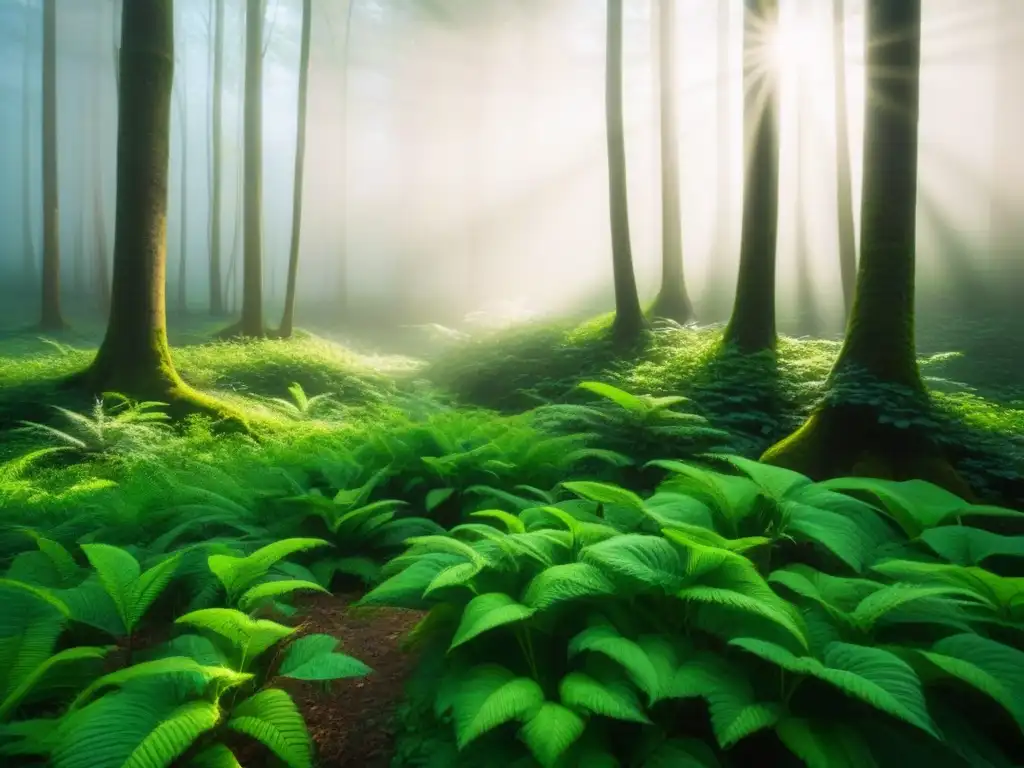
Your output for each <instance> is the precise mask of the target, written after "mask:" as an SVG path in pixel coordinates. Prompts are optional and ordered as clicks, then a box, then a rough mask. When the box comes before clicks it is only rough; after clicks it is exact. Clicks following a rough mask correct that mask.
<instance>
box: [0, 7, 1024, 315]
mask: <svg viewBox="0 0 1024 768" xmlns="http://www.w3.org/2000/svg"><path fill="white" fill-rule="evenodd" d="M718 1H719V0H687V1H686V2H681V3H679V11H678V16H679V18H678V30H677V35H678V37H677V41H678V56H679V62H680V63H679V66H680V73H679V83H680V85H679V87H680V91H681V93H680V97H681V98H680V109H681V115H680V123H679V128H680V141H681V152H682V155H681V159H682V182H681V183H682V209H683V240H684V258H685V264H686V275H687V281H688V284H689V289H690V293H691V295H692V296H693V298H694V299H695V301H696V304H697V309H698V314H699V316H700V319H701V320H705V321H718V320H722V319H724V316H723V312H722V308H721V307H717V308H712V307H709V306H706V302H704V303H702V293H703V292H704V286H705V285H706V283H707V280H708V265H709V264H710V263H711V261H712V260H716V259H717V260H724V262H725V263H726V264H727V267H728V268H727V274H728V275H729V285H730V286H731V285H732V284H733V282H734V279H733V276H734V274H735V264H736V262H737V250H738V240H739V221H740V205H741V201H742V196H741V183H742V175H743V171H742V157H741V155H742V146H741V144H742V127H741V106H742V88H741V50H740V46H741V35H742V19H741V14H742V2H741V1H740V0H736V1H735V2H733V3H732V15H731V24H730V29H729V35H728V40H727V41H726V43H727V45H728V47H729V52H730V53H729V56H730V66H729V67H728V71H726V72H724V73H722V74H721V75H720V74H719V73H718V71H717V68H716V59H717V51H718V46H719V44H720V40H719V39H718V27H717V23H718V19H717V17H718V12H717V7H718ZM651 2H652V0H626V30H625V75H624V78H625V94H626V96H625V110H626V124H627V159H628V175H629V192H630V200H629V202H630V212H631V222H630V223H631V227H632V235H633V249H634V261H635V265H636V270H637V274H638V279H639V283H640V288H641V293H642V296H643V297H644V298H645V300H646V299H649V298H651V297H653V295H654V293H655V292H656V290H657V285H658V278H659V274H660V272H659V270H660V265H659V259H660V254H659V248H660V204H659V199H658V198H659V192H658V184H659V181H658V175H657V167H658V166H657V162H658V151H657V139H656V134H655V132H654V128H655V127H656V125H657V123H656V115H657V113H656V102H655V100H654V98H653V97H654V90H653V86H654V83H655V80H654V71H653V69H652V59H651V53H652V45H651V43H652V32H651V20H650V12H651ZM780 4H781V13H782V25H783V30H784V35H783V40H784V41H785V43H786V46H787V48H786V51H785V53H784V55H783V63H782V67H783V72H782V117H781V121H782V156H781V190H780V193H781V194H780V210H779V217H780V227H779V286H780V289H779V295H778V311H779V323H780V329H781V330H782V331H783V332H791V333H792V332H799V331H801V330H802V328H803V326H801V325H800V324H799V323H798V318H799V315H800V311H801V306H800V302H799V301H798V300H797V295H798V294H797V290H796V285H797V281H796V275H797V263H798V262H797V257H796V248H795V243H796V233H797V226H798V213H799V211H800V207H801V205H802V206H803V210H804V211H805V213H806V228H807V229H806V237H807V243H808V248H807V252H808V254H809V266H808V269H809V271H810V274H811V277H812V281H813V296H812V297H811V298H812V303H813V304H814V306H815V307H816V309H817V314H818V315H820V317H821V321H822V322H821V330H822V332H823V333H826V334H829V335H831V334H835V333H838V332H839V331H840V330H841V322H840V321H841V299H840V292H839V281H838V255H837V249H838V246H837V241H836V226H835V220H836V209H835V192H834V190H835V146H834V145H835V139H834V136H835V125H834V110H833V87H832V82H833V74H832V46H831V23H832V20H831V16H832V14H831V3H830V2H825V0H803V2H800V1H799V0H780ZM57 5H58V17H59V18H58V27H59V28H58V40H57V45H58V51H59V62H58V90H59V104H58V113H59V117H58V130H59V147H60V150H59V173H60V217H61V221H60V227H61V247H62V258H63V280H64V290H65V293H68V292H71V291H74V290H75V286H76V281H77V282H78V284H80V283H81V281H83V280H84V279H85V278H84V277H83V271H82V267H81V266H76V265H79V264H81V263H89V260H90V259H91V258H92V256H91V255H92V253H93V252H94V249H95V248H96V230H97V227H96V224H95V217H94V211H95V206H94V202H95V198H96V195H97V194H100V195H102V199H103V201H104V208H105V219H106V231H107V237H108V240H109V244H110V246H112V243H113V217H114V164H115V147H116V121H117V114H116V94H115V77H114V47H115V41H116V39H117V37H118V35H119V25H120V19H119V5H117V6H116V7H115V2H114V0H58V3H57ZM846 5H847V15H848V18H847V34H846V38H847V40H846V44H847V54H848V56H847V66H846V74H847V77H848V92H849V117H850V120H849V129H850V141H851V151H852V167H853V182H854V199H855V201H859V189H860V158H861V141H862V124H863V100H864V70H863V33H864V32H863V22H864V16H863V5H864V0H847V3H846ZM175 6H176V13H177V15H178V26H177V40H176V45H177V57H178V64H177V70H176V73H175V94H174V111H173V126H172V146H171V163H172V170H171V189H170V211H169V216H170V220H169V223H168V233H169V234H168V254H169V263H168V281H169V290H168V296H169V304H170V303H172V300H173V297H174V296H175V292H176V291H177V275H178V262H179V259H180V256H181V253H182V251H183V250H184V251H185V252H186V253H187V262H188V273H189V278H188V296H189V306H190V310H192V311H195V312H196V313H200V312H203V311H205V307H206V305H207V288H206V286H207V279H208V278H207V266H206V265H207V260H208V252H209V247H208V238H209V234H208V233H209V216H208V210H209V207H210V188H211V187H210V180H209V179H210V170H209V155H210V152H209V146H210V125H211V118H210V96H211V88H210V83H211V79H212V54H211V45H212V35H211V34H210V32H211V30H210V18H211V15H212V12H213V11H212V7H213V3H212V2H211V0H177V1H176V3H175ZM313 6H314V21H313V40H312V56H311V78H310V92H309V131H308V137H307V154H306V187H305V213H304V219H303V226H302V264H301V267H300V274H299V305H298V319H299V322H300V324H302V323H304V322H305V323H307V324H310V323H312V324H314V325H317V324H319V325H320V326H324V325H329V323H330V318H331V309H332V307H333V306H335V305H337V304H338V292H339V285H340V282H341V276H340V270H339V269H338V263H339V254H340V253H342V248H343V246H344V250H345V252H346V253H347V260H348V274H349V278H348V302H349V306H350V307H351V309H352V311H353V312H354V313H356V314H358V315H359V316H361V317H362V318H364V320H365V321H367V322H376V321H378V320H379V321H380V322H385V321H387V320H389V319H390V320H394V319H395V318H400V319H401V320H402V321H404V322H428V321H437V322H441V323H447V324H455V325H458V324H460V323H463V320H464V316H465V315H466V314H467V313H471V312H474V311H485V312H487V313H488V314H489V315H490V316H491V317H492V319H493V318H494V317H495V316H509V317H512V316H516V317H521V316H526V315H528V314H546V313H563V312H567V311H569V310H583V309H586V310H597V309H606V308H610V296H611V251H610V235H609V224H608V191H607V166H606V159H605V158H606V154H605V153H606V144H605V123H604V50H605V3H604V2H600V1H599V0H531V1H519V0H435V1H434V2H425V1H424V0H352V7H351V8H350V7H349V2H347V1H346V0H314V2H313ZM41 7H42V3H41V2H40V0H0V126H2V127H0V301H13V300H14V297H24V296H26V295H28V296H34V295H35V293H37V292H38V291H37V288H36V286H35V285H26V281H25V277H24V275H25V266H24V259H25V253H26V249H27V248H28V247H32V248H34V253H35V255H36V257H37V258H39V257H40V251H41V240H42V235H41V226H42V222H41V220H42V211H41V208H42V205H41V203H42V188H41V187H42V185H41V159H40V144H41V124H40V119H41V104H42V101H41V41H42V11H41ZM243 8H244V2H243V1H242V0H228V1H227V11H226V34H225V77H224V107H223V109H224V136H225V142H224V163H225V166H224V190H223V194H224V207H223V211H224V213H223V216H224V221H223V231H222V233H221V235H222V242H223V246H222V249H223V250H222V253H223V259H224V264H225V272H228V270H229V264H230V263H231V261H232V259H233V258H234V259H238V260H239V261H240V257H241V239H240V238H241V230H240V227H238V228H236V225H235V218H236V208H237V205H236V201H237V199H238V197H239V194H238V193H239V189H240V186H239V185H240V168H239V162H240V157H241V151H240V150H241V128H240V117H241V103H240V98H241V89H242V80H243V74H244V72H243V69H244V67H243V50H242V46H243V38H244V27H243ZM1022 18H1024V2H1021V0H970V2H966V1H965V0H924V22H923V25H924V32H923V47H924V50H923V64H922V73H921V77H922V99H921V122H920V142H921V151H920V199H919V209H918V221H919V227H918V233H919V234H918V244H919V286H918V292H919V299H920V304H919V306H920V326H921V327H922V328H927V327H929V324H933V325H934V324H939V323H949V322H951V321H957V320H959V319H964V320H970V319H979V318H981V319H983V318H984V317H985V316H986V313H991V312H993V311H994V310H993V307H995V306H997V304H996V303H993V301H992V298H993V297H998V298H1000V299H1001V301H1002V303H1001V304H998V306H1000V307H1002V306H1005V305H1006V303H1007V300H1008V297H1011V298H1012V295H1014V292H1016V295H1019V296H1022V297H1024V286H1022V285H1019V284H1018V285H1012V284H1008V281H1007V277H1006V275H1007V274H1008V272H1007V270H1005V269H1003V268H1000V264H1001V263H1002V264H1005V262H1006V260H1007V259H1008V258H1010V256H1009V255H1008V253H1007V249H1008V246H1009V245H1010V244H1012V243H1015V242H1019V241H1020V240H1021V238H1020V232H1019V231H1018V227H1019V224H1018V222H1019V221H1020V220H1021V219H1022V217H1024V153H1021V152H1020V151H1019V136H1021V135H1024V104H1022V101H1024V91H1022V90H1021V88H1020V85H1019V82H1020V81H1019V79H1018V76H1019V74H1020V73H1021V72H1022V69H1021V67H1020V65H1019V58H1020V54H1019V53H1015V51H1017V50H1020V49H1021V48H1024V36H1022V35H1021V34H1020V30H1021V19H1022ZM300 23H301V0H267V2H266V25H265V38H266V42H265V54H264V63H265V72H264V120H265V123H264V189H265V207H264V212H265V222H264V232H265V241H264V243H265V254H264V258H265V273H264V277H265V284H266V292H267V293H266V295H267V305H268V306H267V315H268V319H275V320H276V314H277V312H278V309H277V308H278V307H279V306H280V304H281V302H282V300H283V297H282V295H283V291H284V282H285V281H284V278H285V269H286V264H287V258H288V243H289V238H290V228H291V195H292V172H293V171H292V163H293V154H294V149H295V124H296V112H297V95H296V90H297V83H298V71H297V68H298V56H299V31H300ZM348 23H350V24H351V27H350V29H349V30H348V39H349V40H350V45H349V48H348V50H347V51H346V48H345V41H346V37H347V35H346V24H348ZM26 67H27V69H25V68H26ZM346 83H347V101H346V100H345V98H344V97H345V94H346ZM26 88H27V91H26ZM720 93H724V94H726V95H727V98H729V99H730V100H731V102H732V108H731V116H732V119H731V122H730V123H729V124H728V125H724V126H719V125H718V124H717V121H716V110H717V99H718V97H719V94H720ZM801 99H802V100H803V103H804V106H805V113H806V115H807V121H806V124H805V125H804V127H803V129H802V130H801V131H800V132H799V143H800V146H799V149H800V151H801V152H802V163H801V164H800V172H801V178H802V184H801V188H802V195H801V196H798V195H797V194H796V189H797V178H796V177H797V173H796V171H797V162H796V158H797V150H798V146H797V138H798V137H797V131H796V130H795V127H796V115H797V108H798V103H799V102H800V100H801ZM346 104H347V114H346ZM25 109H28V121H27V128H28V141H27V146H28V153H27V156H26V149H25V148H26V138H25V132H24V130H23V125H26V123H25V121H24V119H23V118H24V114H25V113H24V110H25ZM184 115H187V132H185V131H183V116H184ZM343 126H344V127H345V128H346V130H347V141H348V151H347V169H346V168H345V167H344V166H345V155H344V154H343V153H342V151H341V149H342V146H343V134H342V128H343ZM186 133H187V147H188V150H187V151H188V157H189V159H188V174H187V178H186V179H184V183H185V184H186V195H187V197H186V199H187V207H188V217H187V219H188V229H187V232H185V233H184V234H183V233H182V232H181V215H182V210H183V205H182V184H183V179H182V178H181V175H182V174H181V167H182V158H183V144H184V142H183V138H185V137H186ZM719 142H725V144H726V145H727V146H728V148H729V151H730V153H731V155H732V158H733V162H732V172H731V175H730V176H729V177H728V178H725V179H719V178H717V173H716V167H717V166H716V154H717V151H718V146H719ZM26 158H27V159H26ZM26 162H27V171H26V165H25V163H26ZM26 172H27V174H28V176H27V178H28V181H29V194H28V197H27V198H26V196H25V178H26V177H25V173H26ZM97 179H98V181H97ZM719 183H725V184H727V185H729V188H730V190H731V200H732V202H731V205H730V208H729V214H730V217H731V220H732V222H733V225H732V231H733V237H732V242H730V243H721V242H716V236H715V232H716V226H717V225H716V199H717V194H718V184H719ZM343 187H345V188H347V192H348V210H347V214H346V215H345V216H344V217H343V216H341V212H340V210H339V199H340V198H339V192H340V190H341V189H342V188H343ZM857 213H858V214H859V211H858V212H857ZM26 216H27V217H28V220H29V222H30V225H31V226H30V227H28V228H27V229H26V228H25V227H24V226H23V222H24V220H25V217H26ZM26 236H27V237H28V238H29V239H30V241H31V244H27V243H26ZM1013 258H1016V259H1020V258H1021V256H1020V253H1019V251H1013ZM76 270H77V272H76ZM231 274H232V275H233V277H234V280H233V281H232V285H234V284H237V283H238V282H239V281H240V278H241V273H240V265H239V267H238V268H236V269H235V270H233V272H231ZM1016 274H1019V272H1018V273H1016ZM730 290H731V289H730ZM237 293H238V292H237V290H234V289H232V288H230V287H229V288H228V294H229V299H231V305H232V306H235V307H237V306H238V299H237ZM4 296H6V297H8V298H7V299H4V298H3V297H4ZM232 297H235V298H232ZM702 304H705V305H704V306H702ZM805 304H806V302H805ZM28 306H30V305H28V304H26V307H28ZM803 309H804V310H806V309H808V307H807V306H804V307H803ZM26 311H27V310H26ZM1000 311H1002V310H1000ZM33 318H34V314H33V316H32V317H26V318H24V320H25V321H26V322H28V321H30V320H31V319H33ZM72 320H73V316H72ZM172 320H173V318H172Z"/></svg>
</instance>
